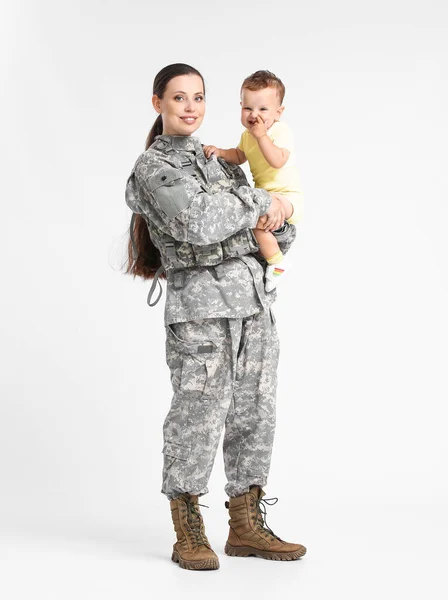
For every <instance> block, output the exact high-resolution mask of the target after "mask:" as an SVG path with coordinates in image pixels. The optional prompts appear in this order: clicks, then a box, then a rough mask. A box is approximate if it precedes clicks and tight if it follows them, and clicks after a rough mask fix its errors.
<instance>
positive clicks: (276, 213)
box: [265, 194, 286, 231]
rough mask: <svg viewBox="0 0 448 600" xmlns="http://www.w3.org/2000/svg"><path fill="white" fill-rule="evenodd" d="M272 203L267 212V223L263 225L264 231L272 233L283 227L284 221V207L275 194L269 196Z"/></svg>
mask: <svg viewBox="0 0 448 600" xmlns="http://www.w3.org/2000/svg"><path fill="white" fill-rule="evenodd" d="M271 198H272V202H271V206H270V207H269V210H268V211H267V213H266V215H267V217H268V218H267V221H266V223H265V231H273V230H274V229H278V228H279V227H281V226H282V225H283V222H284V220H285V215H286V211H285V207H284V205H283V203H282V202H281V200H280V198H279V196H277V194H271Z"/></svg>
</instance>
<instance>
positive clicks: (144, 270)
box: [126, 63, 205, 279]
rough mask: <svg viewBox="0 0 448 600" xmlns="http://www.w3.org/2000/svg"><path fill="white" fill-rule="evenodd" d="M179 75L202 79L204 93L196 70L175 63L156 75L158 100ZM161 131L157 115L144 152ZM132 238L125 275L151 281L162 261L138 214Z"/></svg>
mask: <svg viewBox="0 0 448 600" xmlns="http://www.w3.org/2000/svg"><path fill="white" fill-rule="evenodd" d="M179 75H199V77H200V78H201V79H202V83H203V85H204V91H205V83H204V78H203V77H202V75H201V74H200V73H199V71H198V70H197V69H195V68H194V67H190V65H185V64H183V63H175V64H173V65H168V66H167V67H164V68H163V69H162V70H161V71H159V72H158V73H157V75H156V76H155V78H154V83H153V94H155V95H156V96H158V97H159V98H163V94H164V93H165V90H166V86H167V85H168V83H169V82H170V81H171V79H173V78H174V77H178V76H179ZM162 131H163V121H162V115H158V117H157V119H156V120H155V122H154V125H153V126H152V127H151V131H150V132H149V134H148V137H147V138H146V143H145V150H148V148H149V147H150V146H151V144H152V143H153V141H154V139H155V138H156V136H158V135H161V134H162ZM131 226H132V224H131ZM130 233H131V231H130V230H129V234H130ZM133 238H134V242H135V254H134V250H133V246H132V239H131V236H130V235H129V241H128V260H127V267H126V273H129V274H131V275H133V276H134V277H136V276H137V275H138V276H139V277H142V278H143V279H153V278H154V275H155V273H156V271H157V269H158V268H159V267H160V266H161V264H162V261H161V258H160V252H159V249H158V248H156V246H154V244H153V243H152V240H151V238H150V236H149V231H148V226H147V224H146V221H145V219H144V218H143V217H142V215H139V214H136V215H135V218H134V219H133ZM160 277H164V278H166V275H164V274H162V275H160Z"/></svg>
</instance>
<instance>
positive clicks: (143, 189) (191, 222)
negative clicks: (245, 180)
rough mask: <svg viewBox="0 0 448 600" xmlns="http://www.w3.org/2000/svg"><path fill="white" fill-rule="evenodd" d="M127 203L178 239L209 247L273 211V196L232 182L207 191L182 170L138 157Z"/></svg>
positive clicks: (127, 188) (250, 225)
mask: <svg viewBox="0 0 448 600" xmlns="http://www.w3.org/2000/svg"><path fill="white" fill-rule="evenodd" d="M126 203H127V204H128V206H129V207H130V208H131V209H132V210H133V211H134V212H138V213H141V214H143V215H144V216H145V217H146V218H147V219H149V220H150V221H152V222H154V224H155V225H156V226H157V227H158V228H159V229H160V230H162V231H163V232H164V233H167V234H169V235H170V236H172V237H173V238H174V239H176V240H178V241H181V242H189V243H191V244H195V245H198V246H205V245H207V244H213V243H216V242H221V241H223V240H225V239H227V238H228V237H230V236H231V235H233V234H235V233H236V232H238V231H240V230H241V229H246V228H254V227H255V225H256V223H257V221H258V218H259V217H260V216H261V215H264V214H265V213H266V212H267V210H268V209H269V206H270V205H271V196H270V195H269V193H268V192H266V190H263V189H256V188H251V187H250V186H239V187H234V186H232V185H231V184H230V182H229V187H228V188H224V189H222V190H221V191H219V192H216V193H208V192H206V191H205V190H204V189H203V188H202V187H201V186H200V184H199V182H198V181H196V179H195V178H194V177H193V176H191V175H189V174H187V173H185V172H184V171H182V170H181V169H176V168H175V167H172V166H170V165H168V164H165V163H162V164H160V163H158V164H154V163H152V162H151V161H148V160H137V163H136V165H135V167H134V170H133V172H132V174H131V176H130V177H129V179H128V182H127V186H126Z"/></svg>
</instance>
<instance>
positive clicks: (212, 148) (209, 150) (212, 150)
mask: <svg viewBox="0 0 448 600" xmlns="http://www.w3.org/2000/svg"><path fill="white" fill-rule="evenodd" d="M203 150H204V154H205V156H206V157H207V158H210V156H211V155H212V154H214V155H215V156H216V158H219V157H220V156H221V151H220V148H217V147H216V146H204V148H203Z"/></svg>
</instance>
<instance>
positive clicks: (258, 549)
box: [225, 486, 306, 560]
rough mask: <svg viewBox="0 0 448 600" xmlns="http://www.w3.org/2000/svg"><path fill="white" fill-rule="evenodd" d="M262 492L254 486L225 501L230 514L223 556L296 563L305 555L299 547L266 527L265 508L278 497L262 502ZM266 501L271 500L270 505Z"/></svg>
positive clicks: (303, 548) (304, 549)
mask: <svg viewBox="0 0 448 600" xmlns="http://www.w3.org/2000/svg"><path fill="white" fill-rule="evenodd" d="M264 495H265V493H264V492H263V490H262V489H261V488H260V487H258V486H253V487H251V488H250V490H249V493H247V494H244V495H243V496H237V497H236V498H230V502H226V503H225V504H226V508H228V509H229V514H230V520H229V525H230V530H229V538H228V540H227V543H226V546H225V553H226V554H228V555H229V556H260V557H262V558H267V559H269V560H297V559H298V558H301V557H302V556H304V554H305V553H306V548H305V547H304V546H301V545H300V544H289V543H288V542H284V541H283V540H281V539H280V538H279V537H278V536H277V535H275V533H274V532H273V531H272V530H271V529H270V528H269V527H268V526H267V523H266V505H269V506H270V505H271V504H275V503H276V502H277V500H278V498H269V499H266V500H262V498H263V496H264ZM270 500H273V502H272V503H270Z"/></svg>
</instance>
